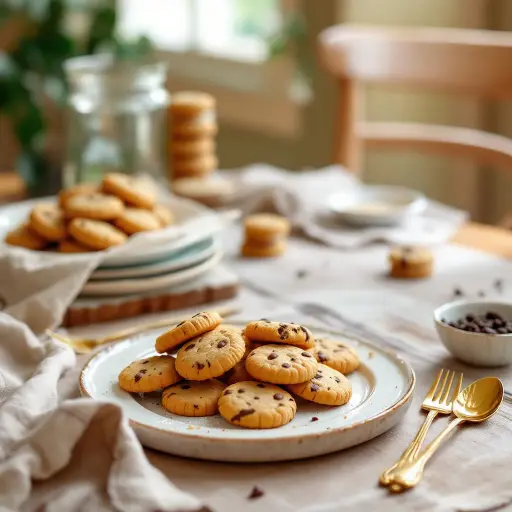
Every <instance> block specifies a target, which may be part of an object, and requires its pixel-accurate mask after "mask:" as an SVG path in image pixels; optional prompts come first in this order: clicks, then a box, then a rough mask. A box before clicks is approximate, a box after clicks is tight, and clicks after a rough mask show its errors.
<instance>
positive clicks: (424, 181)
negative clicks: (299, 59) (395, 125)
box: [340, 0, 487, 216]
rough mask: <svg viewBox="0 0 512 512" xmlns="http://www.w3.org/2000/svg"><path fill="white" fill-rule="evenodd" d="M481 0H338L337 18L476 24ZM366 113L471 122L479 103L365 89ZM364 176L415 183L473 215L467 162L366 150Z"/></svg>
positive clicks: (475, 202) (472, 174)
mask: <svg viewBox="0 0 512 512" xmlns="http://www.w3.org/2000/svg"><path fill="white" fill-rule="evenodd" d="M486 3H487V2H486V1H485V0H450V1H447V0H414V2H411V1H410V0H381V1H375V0H343V9H342V10H341V12H340V18H341V21H344V22H349V23H368V24H379V25H409V26H411V25H412V26H442V27H466V28H480V27H482V26H484V25H485V23H486V15H487V12H486ZM366 98H367V102H366V118H367V119H369V120H379V121H382V120H394V121H409V122H427V123H438V124H449V125H461V126H471V127H477V126H480V125H481V123H482V113H483V111H482V108H481V106H480V105H479V103H478V101H477V100H474V99H471V98H460V97H453V96H449V95H443V94H437V93H436V94H431V93H422V92H416V91H415V92H411V91H404V90H402V91H400V90H397V89H395V88H394V89H393V90H389V89H384V88H381V87H377V86H372V87H369V88H368V90H367V96H366ZM365 172H366V174H365V176H366V179H367V180H368V181H371V182H378V183H396V184H403V185H407V186H411V187H415V188H419V189H421V190H423V191H424V192H426V193H427V194H429V195H430V196H431V197H433V198H436V199H438V200H441V201H444V202H447V203H451V204H455V205H457V206H460V207H463V208H466V209H468V210H470V211H471V213H472V214H473V215H474V216H479V214H480V209H481V206H482V205H481V204H480V203H481V193H480V183H479V179H480V177H479V172H478V171H477V169H475V168H474V167H473V166H472V165H470V164H467V163H461V162H454V161H453V160H449V159H445V158H442V157H436V156H426V155H417V154H403V153H402V154H398V153H395V154H390V153H389V152H386V153H383V152H371V153H369V154H367V156H366V163H365Z"/></svg>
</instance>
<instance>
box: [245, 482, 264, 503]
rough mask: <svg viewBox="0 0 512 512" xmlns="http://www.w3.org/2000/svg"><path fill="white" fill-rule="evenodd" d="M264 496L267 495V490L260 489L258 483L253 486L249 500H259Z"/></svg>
mask: <svg viewBox="0 0 512 512" xmlns="http://www.w3.org/2000/svg"><path fill="white" fill-rule="evenodd" d="M262 496H265V491H263V489H260V488H259V487H258V486H257V485H255V486H254V487H253V488H252V491H251V493H250V494H249V496H247V499H248V500H257V499H258V498H261V497H262Z"/></svg>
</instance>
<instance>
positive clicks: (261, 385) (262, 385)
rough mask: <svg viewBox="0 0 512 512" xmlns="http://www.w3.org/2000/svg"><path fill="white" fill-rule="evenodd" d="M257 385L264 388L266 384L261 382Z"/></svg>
mask: <svg viewBox="0 0 512 512" xmlns="http://www.w3.org/2000/svg"><path fill="white" fill-rule="evenodd" d="M256 386H257V387H258V388H264V387H265V384H261V383H260V384H256Z"/></svg>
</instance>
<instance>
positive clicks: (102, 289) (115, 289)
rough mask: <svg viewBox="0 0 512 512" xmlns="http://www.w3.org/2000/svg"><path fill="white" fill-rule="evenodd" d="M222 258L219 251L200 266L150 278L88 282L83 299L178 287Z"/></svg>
mask: <svg viewBox="0 0 512 512" xmlns="http://www.w3.org/2000/svg"><path fill="white" fill-rule="evenodd" d="M221 258H222V251H221V250H220V249H217V251H216V252H214V254H212V255H211V256H210V257H209V258H207V259H206V260H204V261H203V262H201V263H199V264H194V265H191V266H190V267H187V268H183V269H181V270H177V271H175V272H170V273H165V274H159V275H156V276H150V277H140V278H126V279H111V280H109V281H106V280H105V281H88V282H87V283H85V285H84V287H83V289H82V291H81V292H80V296H81V297H90V296H95V297H104V296H111V295H116V296H120V295H128V294H131V293H142V292H150V291H153V290H159V289H160V288H168V287H170V286H178V285H180V284H183V283H186V282H187V281H191V280H192V279H195V278H197V277H199V276H200V275H202V274H204V273H205V272H207V271H208V270H210V269H211V268H213V267H215V265H217V264H218V263H219V261H220V260H221Z"/></svg>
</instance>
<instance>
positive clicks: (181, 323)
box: [176, 321, 185, 327]
mask: <svg viewBox="0 0 512 512" xmlns="http://www.w3.org/2000/svg"><path fill="white" fill-rule="evenodd" d="M184 323H185V321H183V322H180V323H179V324H178V325H177V326H176V327H181V326H182V325H183V324H184Z"/></svg>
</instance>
